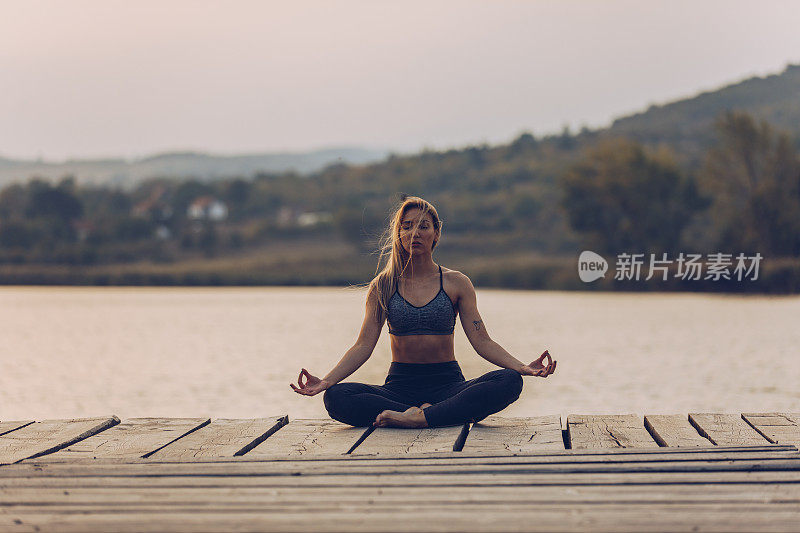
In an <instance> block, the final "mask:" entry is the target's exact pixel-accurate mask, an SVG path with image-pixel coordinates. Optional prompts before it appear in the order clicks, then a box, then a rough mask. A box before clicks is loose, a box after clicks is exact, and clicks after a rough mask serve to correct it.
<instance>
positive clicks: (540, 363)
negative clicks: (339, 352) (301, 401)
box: [291, 196, 556, 427]
mask: <svg viewBox="0 0 800 533" xmlns="http://www.w3.org/2000/svg"><path fill="white" fill-rule="evenodd" d="M441 235H442V228H441V221H440V220H439V215H438V214H437V212H436V209H435V208H434V207H433V205H431V204H430V203H429V202H427V201H425V200H423V199H422V198H418V197H416V196H412V197H408V198H406V199H405V200H404V201H403V202H402V203H401V204H400V205H399V207H398V208H397V210H396V212H395V214H394V216H393V217H392V222H391V224H390V226H389V228H388V229H387V233H386V234H385V236H384V242H383V246H382V250H381V258H380V259H379V264H380V262H381V261H382V260H383V258H384V257H385V256H386V257H387V261H386V265H385V266H384V268H383V270H382V271H381V272H380V273H379V274H378V275H377V276H375V278H374V279H373V280H372V282H371V283H370V284H369V290H368V291H367V304H366V316H365V317H364V323H363V324H362V326H361V332H360V334H359V336H358V339H357V340H356V343H355V344H354V345H353V347H352V348H350V349H349V350H348V351H347V353H345V354H344V356H343V357H342V359H341V360H340V361H339V362H338V363H337V364H336V366H335V367H334V368H333V369H332V370H331V371H330V372H328V374H327V375H326V376H325V377H324V378H322V379H320V378H318V377H316V376H313V375H311V374H310V373H309V372H308V371H307V370H306V369H305V368H303V369H302V370H301V372H300V376H299V378H298V380H297V385H295V384H294V383H292V384H291V387H292V389H293V390H294V391H295V392H297V393H298V394H303V395H306V396H314V395H315V394H318V393H320V392H323V391H324V392H325V394H324V397H323V398H324V402H325V408H326V409H327V410H328V414H330V416H331V418H333V419H335V420H338V421H340V422H344V423H345V424H350V425H352V426H369V425H375V426H398V427H436V426H449V425H460V424H462V423H464V422H468V421H475V422H477V421H479V420H482V419H484V418H486V417H487V416H489V415H490V414H493V413H496V412H498V411H500V410H502V409H505V408H506V407H507V406H508V405H510V404H511V403H512V402H514V401H515V400H516V399H517V398H518V397H519V395H520V392H522V376H538V377H542V378H546V377H547V376H549V375H550V374H552V373H553V372H554V371H555V369H556V361H554V360H553V359H552V357H550V354H549V353H548V352H547V350H545V351H544V353H542V355H541V356H540V357H539V358H538V359H536V360H535V361H533V362H532V363H530V364H524V363H522V362H521V361H519V360H518V359H516V358H514V357H513V356H512V355H511V354H509V353H508V352H507V351H505V350H504V349H503V348H502V347H501V346H500V345H499V344H497V343H496V342H495V341H493V340H492V339H491V338H490V337H489V334H488V332H487V331H486V327H485V326H484V324H483V320H481V315H480V314H479V313H478V307H477V300H476V297H475V288H474V287H473V286H472V282H471V281H470V279H469V278H468V277H467V276H465V275H464V274H462V273H461V272H458V271H457V270H450V269H448V268H442V267H441V265H437V264H436V263H434V261H433V250H434V248H435V247H436V243H437V242H439V239H440V238H441ZM431 295H433V296H432V297H431ZM426 302H427V303H426ZM459 313H460V315H461V325H462V326H463V328H464V332H465V333H466V334H467V338H468V339H469V341H470V343H471V344H472V346H473V347H474V348H475V351H476V352H478V354H479V355H480V356H481V357H483V358H484V359H486V360H487V361H489V362H491V363H494V364H496V365H497V366H500V367H502V368H503V370H495V371H492V372H489V373H487V374H484V375H483V376H480V377H479V378H476V379H471V380H469V381H466V380H465V379H464V376H463V374H462V373H461V368H460V367H459V365H458V362H457V361H456V358H455V354H454V352H453V330H454V329H455V323H456V316H457V315H458V314H459ZM387 319H388V322H389V334H390V336H391V337H390V338H391V343H392V345H391V346H392V364H391V366H390V367H389V375H388V376H387V378H386V382H385V383H384V385H382V386H381V385H367V384H363V383H340V382H341V381H342V380H343V379H345V378H346V377H347V376H349V375H350V374H352V373H353V372H355V371H356V370H357V369H358V368H359V367H360V366H361V365H363V364H364V363H365V362H366V361H367V359H369V357H370V355H372V351H373V350H374V349H375V345H376V344H377V342H378V337H380V334H381V330H382V329H383V323H384V322H386V321H387ZM545 358H546V360H547V363H546V364H545V363H544V361H545ZM303 378H305V381H303Z"/></svg>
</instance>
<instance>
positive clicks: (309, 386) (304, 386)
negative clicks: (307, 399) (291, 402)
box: [289, 368, 331, 396]
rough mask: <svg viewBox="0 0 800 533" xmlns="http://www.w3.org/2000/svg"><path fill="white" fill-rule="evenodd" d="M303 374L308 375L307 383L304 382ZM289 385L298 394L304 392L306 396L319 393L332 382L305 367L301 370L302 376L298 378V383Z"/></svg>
mask: <svg viewBox="0 0 800 533" xmlns="http://www.w3.org/2000/svg"><path fill="white" fill-rule="evenodd" d="M303 376H305V377H306V382H305V383H303ZM289 385H290V386H291V387H292V390H293V391H295V392H296V393H297V394H303V395H305V396H314V395H315V394H319V393H320V392H322V391H324V390H325V389H327V388H328V387H330V386H331V385H330V383H328V382H327V381H325V380H324V379H319V378H318V377H316V376H312V375H311V374H309V373H308V370H306V369H305V368H303V369H302V370H300V376H299V377H298V378H297V385H295V384H294V383H290V384H289ZM298 385H299V386H298Z"/></svg>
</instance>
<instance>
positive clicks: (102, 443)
mask: <svg viewBox="0 0 800 533" xmlns="http://www.w3.org/2000/svg"><path fill="white" fill-rule="evenodd" d="M209 422H210V420H209V419H207V418H128V419H126V420H123V421H122V422H121V423H119V424H117V425H116V426H114V427H113V428H111V429H109V430H108V431H104V432H103V433H100V434H99V435H95V436H94V437H91V438H88V439H85V440H82V441H81V442H78V443H76V444H73V445H71V446H69V447H67V448H65V449H63V450H61V451H59V452H57V453H54V454H52V455H49V456H48V457H47V459H45V460H46V461H54V462H58V461H74V460H76V459H78V460H79V459H97V458H98V457H105V458H138V457H144V456H146V455H147V454H149V453H152V452H155V451H156V450H158V449H160V448H162V447H164V446H166V445H167V444H169V443H171V442H173V441H174V440H176V439H179V438H181V437H183V436H184V435H186V434H188V433H190V432H192V431H194V430H196V429H198V428H200V427H203V426H204V425H206V424H208V423H209Z"/></svg>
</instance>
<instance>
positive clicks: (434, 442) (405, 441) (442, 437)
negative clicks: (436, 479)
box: [353, 426, 466, 455]
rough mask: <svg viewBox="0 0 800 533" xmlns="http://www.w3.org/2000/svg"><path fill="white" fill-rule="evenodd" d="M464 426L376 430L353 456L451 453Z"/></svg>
mask: <svg viewBox="0 0 800 533" xmlns="http://www.w3.org/2000/svg"><path fill="white" fill-rule="evenodd" d="M463 431H466V429H465V428H464V426H448V427H440V428H419V429H407V428H376V429H375V431H373V432H372V433H370V435H369V436H368V437H367V438H366V440H364V442H362V443H361V444H360V445H359V446H358V448H356V449H355V451H354V452H353V453H354V454H358V455H364V454H415V453H429V452H443V451H452V450H453V447H454V446H455V445H456V441H458V439H459V437H460V436H461V435H462V432H463Z"/></svg>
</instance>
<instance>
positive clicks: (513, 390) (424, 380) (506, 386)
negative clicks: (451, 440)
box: [323, 361, 522, 427]
mask: <svg viewBox="0 0 800 533" xmlns="http://www.w3.org/2000/svg"><path fill="white" fill-rule="evenodd" d="M521 392H522V376H521V375H520V374H519V372H517V371H515V370H509V369H502V370H495V371H493V372H489V373H487V374H484V375H482V376H481V377H479V378H475V379H471V380H469V381H466V380H465V379H464V375H463V374H462V373H461V367H459V366H458V362H456V361H447V362H445V363H428V364H416V363H392V364H391V366H390V367H389V375H388V376H386V382H385V383H384V385H366V384H364V383H337V384H336V385H333V386H332V387H330V388H329V389H328V390H326V391H325V394H324V396H323V399H324V401H325V408H326V409H327V410H328V414H329V415H330V416H331V418H333V419H334V420H338V421H339V422H343V423H345V424H350V425H351V426H371V425H372V423H373V422H374V421H375V417H377V416H378V414H380V413H381V411H384V410H386V409H388V410H391V411H405V410H406V409H408V408H409V407H413V406H416V407H419V406H420V405H422V404H423V403H430V404H431V406H430V407H426V408H425V409H424V410H423V412H424V413H425V419H426V420H427V422H428V426H429V427H437V426H455V425H460V424H463V423H464V422H470V421H473V422H478V421H479V420H483V419H484V418H486V417H487V416H489V415H490V414H493V413H496V412H498V411H501V410H503V409H505V408H506V407H508V406H509V405H511V403H513V402H514V401H515V400H516V399H517V398H519V395H520V393H521Z"/></svg>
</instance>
